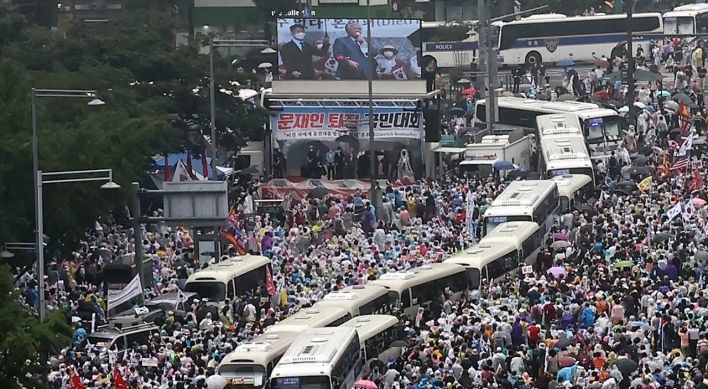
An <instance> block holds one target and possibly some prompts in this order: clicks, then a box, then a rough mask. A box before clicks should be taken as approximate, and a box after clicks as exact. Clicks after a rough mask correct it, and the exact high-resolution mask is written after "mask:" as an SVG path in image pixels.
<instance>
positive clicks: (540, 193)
mask: <svg viewBox="0 0 708 389" xmlns="http://www.w3.org/2000/svg"><path fill="white" fill-rule="evenodd" d="M558 215H559V211H558V186H557V185H556V183H555V182H553V181H546V180H544V181H512V182H511V183H510V184H509V186H507V187H506V189H504V191H503V192H502V193H501V194H500V195H499V196H497V198H496V199H494V201H493V202H492V204H491V206H490V207H489V208H487V210H486V211H485V212H484V218H483V220H482V223H483V224H482V235H487V234H488V233H489V232H491V231H492V230H494V228H496V227H497V226H498V225H500V224H502V223H506V222H530V221H532V222H535V223H536V224H538V225H539V226H540V227H541V234H542V235H544V236H545V234H546V233H548V231H550V229H551V227H553V223H554V222H555V220H556V217H557V216H558Z"/></svg>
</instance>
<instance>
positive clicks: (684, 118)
mask: <svg viewBox="0 0 708 389" xmlns="http://www.w3.org/2000/svg"><path fill="white" fill-rule="evenodd" d="M679 118H680V119H681V132H680V133H679V135H683V132H684V131H686V127H688V124H689V119H690V118H691V114H690V113H689V112H688V107H686V103H684V102H683V100H682V101H681V104H680V105H679Z"/></svg>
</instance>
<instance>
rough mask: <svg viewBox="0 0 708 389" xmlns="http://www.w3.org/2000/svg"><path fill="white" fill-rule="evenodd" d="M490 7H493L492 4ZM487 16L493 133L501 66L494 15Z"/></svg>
mask: <svg viewBox="0 0 708 389" xmlns="http://www.w3.org/2000/svg"><path fill="white" fill-rule="evenodd" d="M488 9H491V4H490V6H489V8H488ZM485 16H486V25H487V29H486V35H485V38H486V40H487V74H488V77H489V79H488V80H489V81H488V82H489V93H487V123H488V124H487V126H488V128H489V133H490V134H491V133H492V131H493V130H494V123H496V122H497V92H496V89H497V86H498V85H499V80H498V79H497V74H498V70H499V66H497V60H498V57H497V50H496V48H495V44H494V39H495V36H494V30H493V28H492V15H491V13H487V14H485Z"/></svg>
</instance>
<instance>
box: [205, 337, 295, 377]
mask: <svg viewBox="0 0 708 389" xmlns="http://www.w3.org/2000/svg"><path fill="white" fill-rule="evenodd" d="M299 335H300V334H299V333H297V332H277V331H273V332H269V333H267V334H262V335H260V336H258V337H256V338H254V339H253V340H251V341H249V342H247V343H242V344H241V345H239V346H238V347H236V349H235V350H234V351H232V352H230V353H228V354H226V356H225V357H224V359H223V360H222V361H221V363H220V364H219V369H221V367H222V366H223V365H234V364H259V365H262V366H267V365H268V363H269V362H271V361H272V360H273V359H274V358H277V357H279V356H281V355H283V354H284V353H285V351H286V350H287V349H288V347H290V345H291V344H292V343H293V342H294V341H295V339H297V337H298V336H299ZM217 371H218V369H217Z"/></svg>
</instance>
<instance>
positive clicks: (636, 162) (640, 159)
mask: <svg viewBox="0 0 708 389" xmlns="http://www.w3.org/2000/svg"><path fill="white" fill-rule="evenodd" d="M647 162H649V158H647V157H646V156H644V155H641V154H639V155H637V156H636V157H634V159H633V160H632V166H642V165H645V164H646V163H647Z"/></svg>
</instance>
